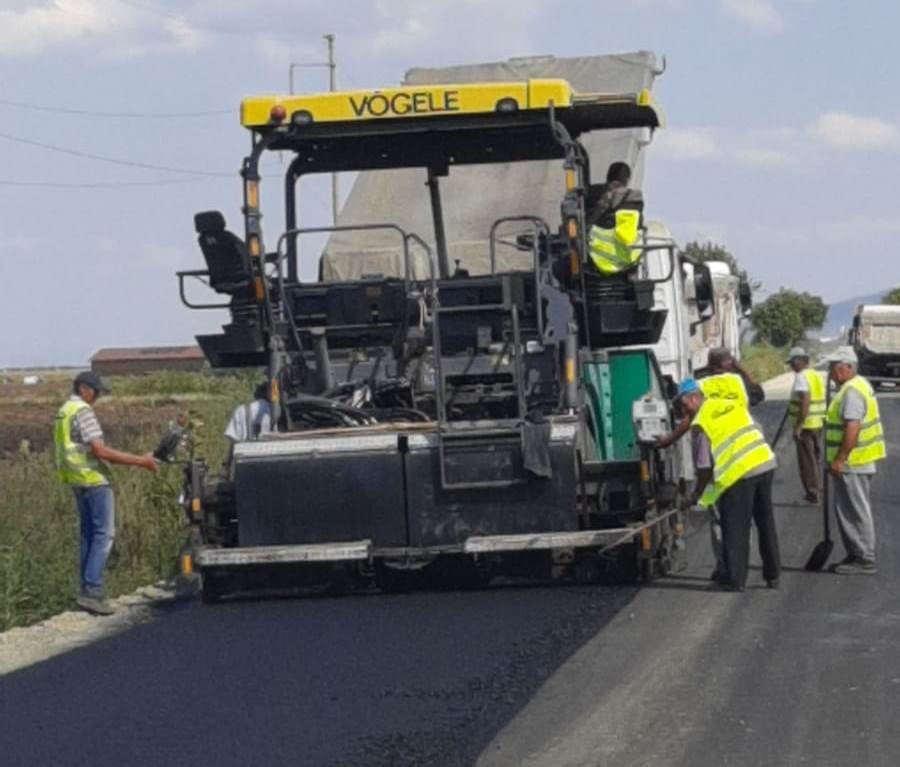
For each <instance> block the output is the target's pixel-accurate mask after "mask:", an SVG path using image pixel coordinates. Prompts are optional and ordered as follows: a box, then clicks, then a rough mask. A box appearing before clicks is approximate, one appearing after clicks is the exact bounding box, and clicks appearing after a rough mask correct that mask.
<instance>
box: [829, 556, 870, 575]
mask: <svg viewBox="0 0 900 767" xmlns="http://www.w3.org/2000/svg"><path fill="white" fill-rule="evenodd" d="M832 572H834V573H837V574H838V575H875V573H877V572H878V569H877V568H876V567H875V563H874V562H866V561H865V560H863V559H855V560H853V561H852V562H841V564H839V565H837V566H836V567H835V568H834V569H833V570H832Z"/></svg>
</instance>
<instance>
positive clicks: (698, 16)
mask: <svg viewBox="0 0 900 767" xmlns="http://www.w3.org/2000/svg"><path fill="white" fill-rule="evenodd" d="M563 11H565V13H566V15H565V16H564V15H563ZM898 28H900V4H897V3H896V2H891V1H889V0H858V1H857V2H855V3H847V2H842V1H840V0H830V1H829V0H780V1H779V2H777V3H776V2H774V0H622V2H605V1H598V0H594V2H581V1H580V0H568V1H567V2H566V3H559V2H543V1H542V0H533V1H532V2H521V1H515V0H480V2H476V0H375V1H374V2H371V1H370V2H349V1H347V0H332V2H330V3H322V2H318V1H317V2H307V0H267V1H265V2H250V1H248V0H201V1H200V2H191V1H190V0H179V1H178V2H176V1H175V0H0V72H2V81H0V82H2V85H0V119H2V126H0V134H2V135H0V160H2V167H0V201H2V205H0V223H2V230H3V232H4V235H5V247H4V253H3V255H2V261H0V263H2V267H0V276H2V282H0V284H2V285H3V286H4V297H3V300H2V301H0V322H2V327H3V329H4V333H3V340H2V342H0V366H2V365H32V364H51V363H75V364H78V363H83V362H84V361H85V360H86V359H87V358H88V357H89V356H90V354H91V353H92V352H93V351H94V350H95V349H97V348H98V347H101V346H114V345H135V344H155V343H187V342H190V340H191V337H192V336H193V334H194V333H196V332H203V331H208V330H212V329H214V328H215V327H216V326H217V325H218V324H219V322H220V321H221V318H220V317H219V316H217V315H215V314H202V313H198V312H191V311H189V310H187V309H184V308H183V307H182V306H181V304H180V302H179V300H178V297H177V286H176V282H175V280H174V278H173V276H172V275H173V272H174V271H175V270H176V269H179V268H194V267H199V266H200V265H201V257H200V254H199V251H198V250H197V248H196V244H195V239H194V238H195V235H194V233H193V227H192V215H193V213H194V212H195V211H197V210H204V209H210V208H219V209H221V210H223V211H224V212H225V213H226V216H227V217H228V218H229V220H230V221H231V223H232V224H233V225H234V226H235V228H236V229H238V230H239V229H240V225H239V220H238V218H239V206H240V182H239V178H238V176H237V169H238V168H239V165H240V160H241V158H242V156H243V155H244V154H245V152H246V150H247V147H248V142H249V139H248V137H247V135H246V134H245V132H244V131H243V130H242V129H241V128H240V126H239V124H238V118H237V106H238V104H239V101H240V99H241V98H242V97H243V96H245V95H248V94H251V93H259V92H263V93H265V92H276V91H283V90H286V89H287V67H288V64H289V62H291V61H297V62H309V61H321V60H322V58H323V57H324V55H325V47H324V42H323V41H322V39H321V35H322V34H324V33H326V32H333V33H335V34H336V35H337V56H338V67H339V68H338V80H339V85H340V86H343V87H367V86H381V85H386V84H391V83H395V82H398V81H399V80H400V79H401V78H402V76H403V73H404V72H405V70H406V69H408V68H409V67H412V66H440V65H447V64H457V63H469V62H479V61H492V60H498V59H505V58H508V57H511V56H526V55H536V54H554V55H557V56H568V55H589V54H597V53H611V52H624V51H633V50H639V49H647V50H653V51H655V52H656V53H657V54H658V55H661V56H662V55H665V56H666V59H667V62H668V71H667V72H666V74H665V75H664V76H663V77H662V78H660V79H659V80H658V81H657V87H656V94H657V97H658V99H659V101H660V102H661V104H662V106H663V108H664V110H665V112H666V115H667V120H668V125H667V128H666V129H665V130H664V131H660V132H659V134H658V135H657V137H656V139H655V141H654V145H653V146H652V147H651V149H650V155H649V158H648V166H647V168H648V169H647V178H646V181H645V195H646V197H647V200H648V213H649V214H650V215H651V216H653V217H658V218H662V219H664V220H666V221H667V222H668V223H669V225H670V228H671V229H672V230H673V232H674V234H675V236H676V238H677V239H678V240H679V241H681V242H685V241H687V240H689V239H696V238H700V239H708V238H711V239H714V240H717V241H720V242H722V243H724V244H725V245H726V246H727V247H729V248H730V249H731V250H732V251H733V252H734V253H735V254H736V255H737V257H738V258H739V259H740V261H741V262H742V263H743V264H744V265H745V266H746V268H747V269H749V271H750V272H751V274H752V275H753V276H754V277H756V278H757V279H760V280H762V282H763V284H764V287H765V288H766V289H769V290H774V289H777V288H778V287H780V286H786V287H792V288H797V289H805V290H809V291H811V292H813V293H816V294H819V295H822V296H823V297H824V298H825V299H826V300H827V301H837V300H841V299H844V298H848V297H851V296H855V295H861V294H866V293H871V292H877V291H879V290H882V289H887V288H888V287H890V286H893V285H896V284H900V268H898V266H897V255H898V246H897V243H898V241H900V197H898V195H897V192H896V189H897V185H898V182H897V176H898V171H900V162H898V160H900V98H898V96H897V93H898V90H900V77H898V74H897V71H898V69H897V63H896V56H895V55H894V50H895V47H896V42H895V40H896V31H897V29H898ZM297 77H298V85H299V87H300V88H301V89H305V90H313V89H322V88H324V86H325V85H326V83H327V79H326V78H327V75H326V72H325V71H324V70H316V69H306V70H302V71H300V72H298V75H297ZM23 104H29V105H33V106H44V107H48V106H49V107H53V108H55V109H69V110H84V111H88V112H94V113H97V112H103V113H113V114H115V115H121V114H123V113H144V114H145V113H152V114H159V113H166V114H172V113H178V114H183V113H192V114H193V113H209V112H216V114H202V115H198V116H192V117H178V118H171V117H170V118H163V117H126V116H100V115H96V114H95V115H82V114H71V113H59V112H48V111H40V110H37V109H33V108H26V107H24V106H22V105H23ZM15 139H26V140H28V141H33V142H39V143H42V144H45V145H53V146H58V147H63V148H66V149H72V150H77V151H79V152H82V153H86V154H93V155H105V156H109V157H114V158H121V159H123V160H129V161H132V162H135V163H139V164H145V165H156V166H162V167H166V168H180V169H187V170H191V171H201V172H203V173H205V174H223V175H201V174H199V173H198V174H186V173H174V172H171V171H166V170H152V169H149V168H143V167H127V166H121V165H116V164H111V163H106V162H102V161H100V160H97V159H89V158H86V157H75V156H71V155H67V154H61V153H58V152H54V151H51V150H49V149H47V148H46V147H37V146H34V145H31V144H26V143H22V142H21V141H17V140H15ZM268 163H269V164H268V167H269V168H271V170H272V173H273V181H272V183H271V184H270V188H271V187H273V186H275V184H276V183H277V182H275V181H274V177H275V175H277V173H278V171H279V169H280V167H281V166H280V165H279V161H278V159H277V158H274V157H273V158H272V159H270V160H269V161H268ZM45 183H53V184H61V185H78V184H87V185H93V186H89V187H77V186H53V187H47V186H34V185H35V184H37V185H40V184H45ZM148 183H152V184H153V185H152V186H143V185H144V184H148ZM109 184H140V185H136V186H112V187H111V186H103V185H109ZM97 185H100V186H97ZM345 186H346V185H345ZM264 190H265V187H264ZM320 191H321V192H322V195H321V197H320V198H316V199H308V200H306V201H305V205H304V208H303V212H304V215H305V217H306V219H307V221H308V222H309V223H311V224H313V223H318V224H325V223H327V222H328V201H327V196H326V189H325V188H324V187H322V188H321V190H320ZM264 195H265V191H264ZM265 201H266V199H265V196H264V204H265ZM272 202H273V203H274V200H272ZM265 224H267V225H268V232H269V239H270V240H271V239H272V237H273V235H274V231H273V228H275V229H277V228H278V226H279V225H280V216H279V215H278V214H276V213H275V206H274V205H273V206H272V209H271V214H270V216H269V217H268V218H267V220H266V222H265Z"/></svg>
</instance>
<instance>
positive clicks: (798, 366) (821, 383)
mask: <svg viewBox="0 0 900 767" xmlns="http://www.w3.org/2000/svg"><path fill="white" fill-rule="evenodd" d="M788 364H789V365H790V366H791V370H793V371H794V373H795V376H794V385H793V387H792V388H791V399H790V402H789V404H788V416H789V418H790V419H791V424H792V425H793V430H794V442H795V444H796V445H797V466H798V467H799V470H800V481H801V482H802V483H803V490H804V492H805V495H804V496H803V497H804V499H805V500H806V501H809V503H818V502H819V489H820V487H821V484H822V427H823V426H824V425H825V380H824V379H823V378H822V376H820V375H819V374H818V373H817V372H816V371H815V370H813V369H812V368H810V366H809V355H808V354H807V353H806V350H805V349H803V348H802V347H800V346H795V347H794V348H793V349H791V351H790V354H789V355H788Z"/></svg>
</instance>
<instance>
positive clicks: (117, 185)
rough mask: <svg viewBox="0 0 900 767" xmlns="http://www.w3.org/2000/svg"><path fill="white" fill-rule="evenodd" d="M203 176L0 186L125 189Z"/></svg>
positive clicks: (2, 182)
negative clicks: (154, 179)
mask: <svg viewBox="0 0 900 767" xmlns="http://www.w3.org/2000/svg"><path fill="white" fill-rule="evenodd" d="M206 180H207V179H205V178H177V179H175V178H173V179H161V180H159V181H89V182H84V183H81V182H79V183H68V182H65V181H20V180H18V179H0V186H9V187H25V188H39V189H127V188H136V187H137V188H140V187H154V186H174V185H177V184H194V183H196V182H198V181H206Z"/></svg>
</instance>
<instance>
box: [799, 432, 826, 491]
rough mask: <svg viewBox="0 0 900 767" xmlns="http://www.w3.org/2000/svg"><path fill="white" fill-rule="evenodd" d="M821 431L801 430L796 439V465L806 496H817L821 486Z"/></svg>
mask: <svg viewBox="0 0 900 767" xmlns="http://www.w3.org/2000/svg"><path fill="white" fill-rule="evenodd" d="M821 438H822V430H821V429H803V430H802V431H801V432H800V436H799V437H797V439H796V443H797V465H798V466H799V467H800V481H801V482H802V483H803V489H804V490H805V491H806V494H807V495H808V496H813V495H816V496H817V495H819V488H820V487H821V485H822V443H821Z"/></svg>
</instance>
